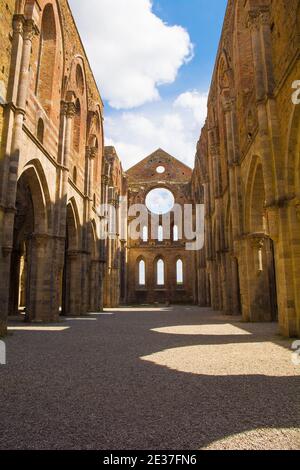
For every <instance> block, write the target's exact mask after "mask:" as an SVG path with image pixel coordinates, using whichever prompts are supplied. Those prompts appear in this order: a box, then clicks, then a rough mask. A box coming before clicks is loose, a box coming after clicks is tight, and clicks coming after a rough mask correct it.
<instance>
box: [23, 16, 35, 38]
mask: <svg viewBox="0 0 300 470" xmlns="http://www.w3.org/2000/svg"><path fill="white" fill-rule="evenodd" d="M37 34H38V28H37V26H36V24H35V22H34V21H33V20H32V19H29V20H25V22H24V24H23V39H24V41H32V39H33V38H34V36H35V35H37Z"/></svg>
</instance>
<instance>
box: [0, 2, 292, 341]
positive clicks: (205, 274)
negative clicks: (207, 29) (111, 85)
mask: <svg viewBox="0 0 300 470" xmlns="http://www.w3.org/2000/svg"><path fill="white" fill-rule="evenodd" d="M0 25H1V28H0V38H1V44H2V46H3V47H1V49H0V64H1V70H0V135H1V147H0V152H1V159H0V269H1V276H0V336H1V335H4V334H5V333H6V328H7V321H8V318H9V317H10V316H13V315H14V316H15V315H18V314H22V315H23V316H24V317H25V319H26V320H27V321H32V322H57V321H58V320H59V317H60V316H61V315H68V316H80V315H84V314H86V313H87V312H98V311H101V309H103V307H104V306H107V307H116V306H118V305H120V304H121V305H122V304H126V303H132V304H134V303H138V304H141V303H167V304H168V303H185V304H186V303H193V304H198V305H199V306H211V307H212V308H213V309H215V310H223V311H224V312H225V313H226V314H228V315H240V314H241V315H242V316H243V318H244V319H245V320H248V321H249V320H250V321H278V323H279V328H280V332H281V333H282V334H283V335H286V336H299V334H300V249H299V247H300V180H299V176H300V105H298V104H294V101H293V100H292V94H293V92H294V89H293V83H294V82H296V81H297V80H300V62H299V45H300V1H299V0H288V8H287V1H286V0H276V2H272V1H271V0H245V1H243V2H242V1H238V2H236V1H234V0H229V1H228V7H227V11H226V16H225V21H224V26H223V31H222V36H221V41H220V46H219V50H218V54H217V60H216V65H215V69H214V73H213V78H212V84H211V89H210V93H209V99H208V115H207V120H206V123H205V126H204V127H203V129H202V131H201V136H200V139H199V142H198V145H197V152H196V159H195V168H194V170H191V169H190V168H188V167H187V166H185V165H184V164H183V163H181V162H179V161H178V160H176V159H175V158H173V157H172V156H171V155H169V154H167V153H166V152H165V151H163V150H161V149H158V150H157V151H155V152H154V153H153V154H151V155H150V156H148V157H147V158H145V159H144V160H142V161H141V162H140V163H138V164H137V165H135V166H134V167H133V168H131V169H130V170H128V171H127V172H124V171H123V169H122V166H121V163H120V160H119V158H118V155H117V154H116V151H115V149H114V148H113V147H104V135H103V134H104V132H103V103H102V100H101V97H100V94H99V91H98V88H97V85H96V83H95V79H94V77H93V73H92V70H91V69H90V66H89V62H88V59H87V57H86V54H85V51H84V49H83V46H82V43H81V40H80V37H79V36H78V32H77V29H76V25H75V24H74V20H73V17H72V14H71V11H70V8H69V5H68V2H67V0H60V1H59V2H58V1H57V0H39V1H38V2H37V1H36V0H6V2H1V5H0ZM153 189H161V190H168V191H170V192H171V194H172V197H173V202H172V204H173V203H174V202H175V203H177V204H179V205H181V206H183V205H185V204H204V205H205V244H204V248H203V249H201V250H200V251H197V252H192V251H187V250H186V240H185V239H182V237H181V236H180V235H181V234H180V233H178V226H177V225H176V221H174V219H172V217H171V236H170V237H166V236H165V233H164V229H163V227H162V224H161V217H162V216H161V215H158V217H157V227H156V228H155V231H156V235H157V236H156V235H155V234H153V230H151V225H150V226H148V227H143V229H142V237H141V238H140V239H139V240H135V239H132V238H131V236H130V232H128V236H127V237H126V239H121V237H120V236H119V227H116V228H114V233H111V235H113V236H111V237H109V239H107V240H104V239H102V238H103V237H102V236H101V230H102V216H101V215H100V214H99V211H98V210H97V208H98V207H99V206H100V204H101V203H103V204H111V205H113V206H114V207H115V208H116V209H117V210H118V208H119V201H120V196H125V195H127V196H128V204H129V205H131V204H143V203H145V202H147V198H148V199H149V197H150V196H149V195H150V192H151V191H152V190H153ZM172 204H171V206H170V207H169V208H168V206H167V208H168V209H167V210H170V209H171V208H172ZM128 222H130V217H129V218H128ZM199 312H200V310H199ZM199 314H200V313H199Z"/></svg>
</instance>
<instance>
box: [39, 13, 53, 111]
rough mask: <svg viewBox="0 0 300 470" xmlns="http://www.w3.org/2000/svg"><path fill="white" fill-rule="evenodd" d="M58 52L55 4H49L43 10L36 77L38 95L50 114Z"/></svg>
mask: <svg viewBox="0 0 300 470" xmlns="http://www.w3.org/2000/svg"><path fill="white" fill-rule="evenodd" d="M55 54H56V26H55V16H54V11H53V6H52V5H51V4H48V5H47V6H46V7H45V9H44V12H43V17H42V25H41V36H40V49H39V58H38V67H37V77H36V90H35V91H36V95H37V97H38V99H39V100H40V103H41V105H42V106H43V108H44V109H45V111H46V112H47V113H48V114H49V112H50V108H51V102H52V92H53V84H54V83H53V82H54V71H55V70H54V69H55Z"/></svg>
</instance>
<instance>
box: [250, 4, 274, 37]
mask: <svg viewBox="0 0 300 470" xmlns="http://www.w3.org/2000/svg"><path fill="white" fill-rule="evenodd" d="M266 25H270V10H269V7H268V6H261V7H259V8H255V9H253V10H250V11H249V12H248V18H247V27H248V28H249V29H250V30H251V31H258V30H259V29H260V27H261V26H266Z"/></svg>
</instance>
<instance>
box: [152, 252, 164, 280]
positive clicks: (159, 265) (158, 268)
mask: <svg viewBox="0 0 300 470" xmlns="http://www.w3.org/2000/svg"><path fill="white" fill-rule="evenodd" d="M154 263H155V270H154V272H155V284H156V285H157V286H158V287H163V286H165V283H166V275H165V261H164V258H163V257H162V256H159V257H157V258H156V259H155V261H154Z"/></svg>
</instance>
